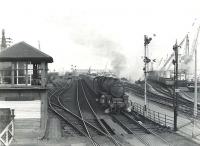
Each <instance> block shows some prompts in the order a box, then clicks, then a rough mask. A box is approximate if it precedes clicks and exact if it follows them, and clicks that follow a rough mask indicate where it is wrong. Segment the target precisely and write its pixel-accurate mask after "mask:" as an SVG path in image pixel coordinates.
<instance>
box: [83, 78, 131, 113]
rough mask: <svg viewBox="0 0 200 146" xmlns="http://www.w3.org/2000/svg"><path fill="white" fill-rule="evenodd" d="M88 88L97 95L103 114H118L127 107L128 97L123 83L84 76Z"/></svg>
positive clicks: (112, 79)
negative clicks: (103, 110)
mask: <svg viewBox="0 0 200 146" xmlns="http://www.w3.org/2000/svg"><path fill="white" fill-rule="evenodd" d="M85 81H86V83H87V84H88V85H89V87H90V88H91V89H92V90H93V91H94V92H95V93H96V94H97V96H98V99H96V101H97V102H99V103H100V104H101V105H102V107H103V108H104V109H105V112H106V113H108V112H118V111H120V110H122V109H126V108H127V107H128V95H126V94H125V89H124V85H123V83H122V82H121V81H120V80H119V79H117V78H113V77H105V76H91V75H87V76H85Z"/></svg>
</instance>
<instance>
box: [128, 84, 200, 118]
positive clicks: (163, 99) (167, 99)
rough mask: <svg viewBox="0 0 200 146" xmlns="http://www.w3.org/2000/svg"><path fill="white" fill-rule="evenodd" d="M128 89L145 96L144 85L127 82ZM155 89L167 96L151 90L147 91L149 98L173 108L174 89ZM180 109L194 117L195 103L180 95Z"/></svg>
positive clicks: (199, 113)
mask: <svg viewBox="0 0 200 146" xmlns="http://www.w3.org/2000/svg"><path fill="white" fill-rule="evenodd" d="M125 86H126V89H127V90H129V91H132V92H134V94H135V95H137V96H139V97H141V98H143V96H144V89H143V88H142V87H139V86H137V85H134V84H126V85H125ZM155 90H156V91H157V92H160V93H161V94H163V95H165V96H161V95H157V94H155V93H152V92H150V91H147V96H148V97H149V98H148V99H149V100H151V101H153V102H155V103H158V104H162V105H164V106H166V107H168V108H171V109H172V108H173V100H174V99H173V93H172V92H173V91H172V90H171V89H165V90H164V89H162V88H161V89H159V88H155ZM178 106H179V108H178V110H179V112H181V113H182V114H184V115H185V116H186V117H188V118H193V117H192V115H193V103H192V102H191V101H189V100H187V99H184V98H182V97H181V96H180V95H178ZM198 111H200V106H198ZM197 117H198V118H200V112H198V116H197Z"/></svg>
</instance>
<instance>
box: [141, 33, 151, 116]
mask: <svg viewBox="0 0 200 146" xmlns="http://www.w3.org/2000/svg"><path fill="white" fill-rule="evenodd" d="M151 40H152V38H151V37H148V36H147V35H144V68H143V70H144V113H145V114H146V111H147V72H148V69H147V64H148V63H149V62H151V60H150V59H149V58H148V56H147V49H148V45H149V43H150V42H151Z"/></svg>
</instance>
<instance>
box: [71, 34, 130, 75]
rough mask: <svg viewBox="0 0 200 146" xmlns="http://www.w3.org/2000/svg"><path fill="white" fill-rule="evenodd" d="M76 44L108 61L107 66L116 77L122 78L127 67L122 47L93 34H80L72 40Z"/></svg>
mask: <svg viewBox="0 0 200 146" xmlns="http://www.w3.org/2000/svg"><path fill="white" fill-rule="evenodd" d="M73 40H74V41H75V42H76V43H78V44H80V45H83V46H87V47H91V48H92V50H93V53H94V54H95V55H97V56H99V57H102V58H105V59H106V60H108V63H109V66H110V68H111V69H112V71H113V72H114V73H115V74H116V75H117V76H122V74H123V72H124V70H125V69H126V66H127V60H126V57H125V55H124V54H123V53H121V51H122V47H121V46H120V45H119V44H117V43H116V42H115V41H113V40H111V39H109V38H106V37H103V36H101V35H98V34H94V33H89V34H88V33H86V34H84V35H83V34H81V35H79V37H77V36H76V37H74V39H73Z"/></svg>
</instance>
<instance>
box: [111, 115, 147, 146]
mask: <svg viewBox="0 0 200 146" xmlns="http://www.w3.org/2000/svg"><path fill="white" fill-rule="evenodd" d="M110 116H111V117H112V118H113V119H114V120H115V121H116V122H118V123H119V125H121V126H122V127H123V128H124V129H125V130H126V131H128V132H129V133H131V134H133V135H134V136H135V137H136V138H137V139H138V140H140V141H141V142H142V143H143V144H145V145H146V146H150V144H149V143H148V142H146V140H145V139H144V138H143V137H141V136H139V135H137V134H136V133H135V132H134V131H133V130H131V129H130V128H129V127H128V126H126V124H124V123H123V122H122V121H120V120H119V119H117V118H116V116H114V115H110Z"/></svg>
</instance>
